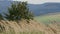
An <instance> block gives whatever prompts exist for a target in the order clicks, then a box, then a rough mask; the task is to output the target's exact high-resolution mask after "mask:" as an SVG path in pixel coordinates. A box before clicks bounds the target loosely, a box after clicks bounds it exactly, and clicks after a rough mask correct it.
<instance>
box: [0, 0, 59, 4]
mask: <svg viewBox="0 0 60 34" xmlns="http://www.w3.org/2000/svg"><path fill="white" fill-rule="evenodd" d="M0 1H1V0H0ZM13 1H28V3H30V4H43V3H46V2H59V3H60V0H13Z"/></svg>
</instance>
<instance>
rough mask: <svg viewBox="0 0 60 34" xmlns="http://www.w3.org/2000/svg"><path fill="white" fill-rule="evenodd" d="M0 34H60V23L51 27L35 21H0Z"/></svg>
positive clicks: (55, 23)
mask: <svg viewBox="0 0 60 34" xmlns="http://www.w3.org/2000/svg"><path fill="white" fill-rule="evenodd" d="M0 25H1V26H2V27H0V28H3V29H1V32H0V34H60V23H57V22H54V23H52V24H49V25H45V24H43V23H38V22H37V21H35V20H30V23H27V22H26V20H21V21H19V22H18V23H17V22H16V21H3V20H1V21H0Z"/></svg>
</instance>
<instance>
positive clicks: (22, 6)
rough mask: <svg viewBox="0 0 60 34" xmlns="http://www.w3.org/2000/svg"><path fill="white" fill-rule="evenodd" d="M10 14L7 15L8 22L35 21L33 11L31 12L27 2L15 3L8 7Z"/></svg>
mask: <svg viewBox="0 0 60 34" xmlns="http://www.w3.org/2000/svg"><path fill="white" fill-rule="evenodd" d="M8 12H9V14H5V18H6V19H7V20H21V19H27V20H30V19H33V15H32V13H31V11H29V8H28V5H27V2H16V3H15V2H13V3H12V4H11V7H8Z"/></svg>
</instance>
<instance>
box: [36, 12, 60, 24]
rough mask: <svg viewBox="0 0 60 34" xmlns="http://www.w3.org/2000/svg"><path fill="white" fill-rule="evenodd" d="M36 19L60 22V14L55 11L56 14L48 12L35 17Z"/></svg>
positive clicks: (45, 21) (46, 21)
mask: <svg viewBox="0 0 60 34" xmlns="http://www.w3.org/2000/svg"><path fill="white" fill-rule="evenodd" d="M35 20H37V21H38V22H43V23H45V24H49V23H51V22H50V21H56V22H60V14H59V13H54V14H48V15H43V16H37V17H35Z"/></svg>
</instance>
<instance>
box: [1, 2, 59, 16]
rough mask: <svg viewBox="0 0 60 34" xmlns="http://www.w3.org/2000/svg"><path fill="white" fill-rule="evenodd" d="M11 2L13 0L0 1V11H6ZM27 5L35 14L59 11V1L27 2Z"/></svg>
mask: <svg viewBox="0 0 60 34" xmlns="http://www.w3.org/2000/svg"><path fill="white" fill-rule="evenodd" d="M11 2H14V1H0V13H2V12H7V11H8V10H7V8H8V7H9V6H10V5H11ZM28 6H29V9H30V11H32V12H33V13H34V15H35V16H39V15H44V14H48V13H55V12H60V3H44V4H28Z"/></svg>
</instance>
